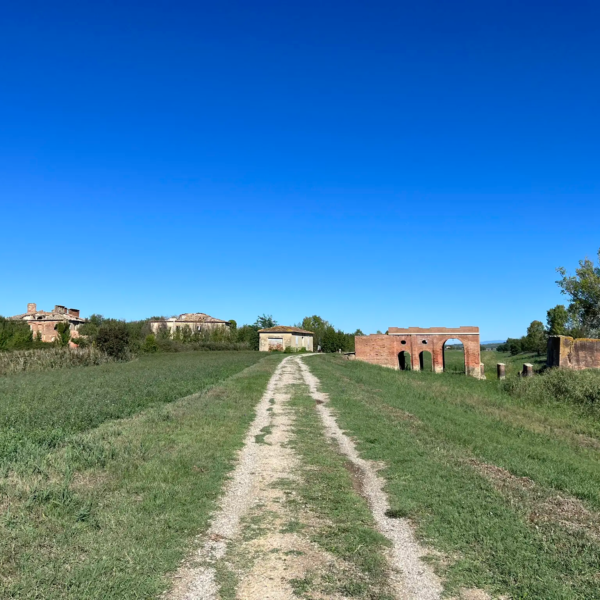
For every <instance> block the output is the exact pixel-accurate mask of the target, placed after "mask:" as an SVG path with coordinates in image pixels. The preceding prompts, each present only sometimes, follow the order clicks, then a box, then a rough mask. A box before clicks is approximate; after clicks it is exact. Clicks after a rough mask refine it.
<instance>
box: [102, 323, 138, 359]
mask: <svg viewBox="0 0 600 600" xmlns="http://www.w3.org/2000/svg"><path fill="white" fill-rule="evenodd" d="M96 345H97V347H98V348H99V349H100V350H101V351H102V352H105V353H106V354H108V356H112V357H113V358H115V359H117V360H127V359H128V358H129V357H130V351H129V329H128V327H127V325H126V323H124V322H123V321H115V322H112V323H109V324H104V325H101V326H100V327H99V329H98V335H97V336H96Z"/></svg>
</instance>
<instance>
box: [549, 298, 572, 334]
mask: <svg viewBox="0 0 600 600" xmlns="http://www.w3.org/2000/svg"><path fill="white" fill-rule="evenodd" d="M546 323H547V327H548V335H568V323H569V311H568V310H567V309H566V308H565V307H564V305H563V304H557V305H556V306H555V307H554V308H551V309H550V310H549V311H548V312H547V313H546Z"/></svg>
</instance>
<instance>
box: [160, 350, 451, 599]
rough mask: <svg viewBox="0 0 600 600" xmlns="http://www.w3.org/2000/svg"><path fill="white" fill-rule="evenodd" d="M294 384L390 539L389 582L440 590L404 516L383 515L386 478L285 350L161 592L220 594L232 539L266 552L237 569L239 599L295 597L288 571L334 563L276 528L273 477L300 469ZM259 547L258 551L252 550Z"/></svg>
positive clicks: (278, 504)
mask: <svg viewBox="0 0 600 600" xmlns="http://www.w3.org/2000/svg"><path fill="white" fill-rule="evenodd" d="M299 385H302V386H304V385H307V386H308V388H309V391H310V394H311V396H312V398H313V399H314V400H315V402H316V407H317V410H318V411H319V414H320V416H321V419H322V422H323V426H324V428H325V433H326V435H328V436H329V437H331V438H333V439H334V440H335V441H336V442H337V444H338V446H339V449H340V451H341V452H342V453H343V454H344V455H345V456H346V457H347V458H348V460H349V461H351V462H352V463H353V464H354V466H355V468H356V470H357V471H358V472H359V477H360V480H361V490H362V493H363V495H364V497H365V498H366V499H367V501H368V503H369V506H370V507H371V510H372V513H373V515H374V518H375V522H376V524H377V528H378V529H379V531H380V532H381V533H382V534H383V535H384V536H386V537H387V538H388V539H389V540H390V541H391V542H392V545H393V547H392V550H391V552H390V554H389V557H388V559H389V561H390V571H391V584H392V586H393V588H394V589H395V591H396V596H397V598H399V599H401V600H404V599H411V600H434V599H438V598H440V596H441V592H442V586H441V584H440V581H439V579H438V578H437V577H436V576H435V574H434V573H433V571H432V570H431V568H430V567H429V566H428V565H427V564H426V563H425V562H423V560H422V557H423V556H424V555H425V552H424V550H423V549H422V548H421V547H420V546H419V544H418V543H417V541H416V540H415V537H414V535H413V532H412V529H411V527H410V524H409V523H408V521H406V520H404V519H391V518H389V517H387V516H386V511H388V510H389V503H388V500H387V496H386V494H385V492H384V491H383V487H384V481H383V479H382V478H380V477H379V476H378V475H377V469H376V466H375V465H373V463H371V462H369V461H366V460H364V459H362V458H360V456H359V455H358V452H357V450H356V447H355V445H354V442H353V441H352V440H351V439H350V438H349V437H348V436H347V435H345V434H344V432H343V431H342V430H341V429H340V428H339V426H338V424H337V422H336V420H335V417H334V416H333V413H332V412H331V410H330V409H329V407H328V406H327V402H328V396H327V394H324V393H322V392H321V391H320V390H319V381H318V379H317V378H316V377H315V376H314V375H313V374H312V373H311V372H310V370H309V368H308V367H307V366H306V364H305V363H304V361H303V360H302V359H301V358H300V357H288V358H285V359H284V360H283V361H282V362H281V363H280V364H279V366H278V367H277V369H276V370H275V372H274V374H273V376H272V377H271V379H270V381H269V383H268V385H267V389H266V391H265V393H264V394H263V396H262V398H261V400H260V402H259V404H258V405H257V407H256V417H255V419H254V421H253V422H252V424H251V426H250V429H249V430H248V433H247V435H246V438H245V442H244V447H243V448H242V450H241V451H240V454H239V457H238V462H237V465H236V467H235V469H234V471H233V473H232V475H231V478H230V479H229V481H228V483H227V484H226V486H225V488H224V494H223V498H222V500H221V502H220V506H219V509H218V510H217V512H216V513H215V515H214V517H213V520H212V524H211V526H210V528H209V530H208V532H207V533H206V535H204V536H202V539H201V540H200V548H199V550H198V551H197V553H196V555H195V556H194V557H192V558H191V559H190V560H189V561H187V563H186V564H185V565H183V566H182V567H181V569H180V570H179V572H178V573H177V575H176V576H175V578H174V585H173V589H172V590H171V591H170V593H169V594H168V595H166V596H165V598H167V599H168V600H218V598H219V590H218V585H217V582H216V565H217V562H218V561H219V560H222V559H223V558H224V557H225V555H226V552H228V550H229V551H231V550H232V547H235V548H237V549H238V550H240V549H241V550H242V554H243V555H244V556H246V555H247V556H252V555H254V556H264V557H265V559H264V560H261V559H259V560H255V561H254V563H252V561H249V566H248V568H247V569H246V570H245V571H244V573H241V574H240V583H239V586H238V589H237V596H236V597H237V598H239V599H240V600H267V599H273V600H275V599H277V600H291V599H292V598H295V596H294V594H293V590H292V587H291V586H290V585H289V581H290V579H291V578H298V577H301V576H302V573H303V572H306V571H307V570H308V569H310V568H313V567H314V566H315V565H319V564H321V565H323V566H324V567H325V568H326V565H327V563H328V562H329V563H330V564H332V566H333V563H332V562H331V561H332V560H333V559H332V557H330V556H329V555H327V554H326V553H324V552H323V551H322V550H320V549H319V547H318V546H316V545H313V544H312V543H310V542H308V541H307V540H306V539H301V537H294V534H290V535H287V534H286V535H282V531H281V523H282V522H283V521H284V520H285V519H287V518H289V514H287V513H286V508H285V499H284V498H283V496H282V492H281V490H279V489H278V486H277V482H278V480H293V479H294V477H295V476H296V475H295V472H296V471H297V470H298V457H297V456H296V455H295V452H294V451H293V449H292V448H291V447H290V445H289V444H288V442H289V440H290V436H291V425H292V423H293V418H294V416H293V413H292V410H291V409H290V408H289V407H288V406H287V401H288V400H289V398H290V391H291V389H292V386H299ZM261 517H264V521H265V523H267V526H266V533H264V532H263V534H262V535H261V536H260V538H259V539H250V541H248V539H245V537H244V533H245V531H244V528H246V529H247V528H248V527H249V525H248V523H250V522H251V520H252V518H261ZM268 523H270V530H269V525H268ZM246 537H247V536H246ZM228 545H229V547H228ZM299 545H302V552H296V551H295V550H294V549H296V550H297V549H298V548H299ZM290 549H291V550H290ZM258 550H261V551H262V552H263V554H262V555H260V554H258ZM238 554H239V552H238ZM227 556H230V554H229V553H228V555H227ZM297 556H302V557H303V558H297ZM279 557H284V558H279ZM295 557H296V558H295ZM250 563H252V564H250Z"/></svg>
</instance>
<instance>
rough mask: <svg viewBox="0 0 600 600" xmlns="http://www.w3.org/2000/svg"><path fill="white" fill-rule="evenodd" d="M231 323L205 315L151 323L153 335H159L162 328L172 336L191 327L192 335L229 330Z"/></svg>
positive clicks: (184, 316) (187, 314) (189, 314)
mask: <svg viewBox="0 0 600 600" xmlns="http://www.w3.org/2000/svg"><path fill="white" fill-rule="evenodd" d="M230 325H231V323H230V322H229V321H223V320H222V319H216V318H215V317H211V316H210V315H207V314H205V313H183V314H181V315H179V316H178V317H170V318H169V319H157V320H155V321H150V328H151V329H152V333H155V334H156V333H158V332H159V331H160V330H161V328H166V329H167V330H168V331H169V332H170V333H171V335H173V334H174V333H176V332H177V331H178V330H181V331H183V329H184V327H186V326H187V327H189V328H190V330H191V331H192V333H196V332H198V333H203V332H210V331H214V330H215V329H225V328H227V329H228V328H229V327H230Z"/></svg>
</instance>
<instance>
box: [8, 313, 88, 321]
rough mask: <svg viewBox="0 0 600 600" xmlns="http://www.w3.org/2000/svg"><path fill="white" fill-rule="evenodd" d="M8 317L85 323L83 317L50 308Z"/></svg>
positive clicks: (19, 319)
mask: <svg viewBox="0 0 600 600" xmlns="http://www.w3.org/2000/svg"><path fill="white" fill-rule="evenodd" d="M10 318H11V319H12V320H14V321H69V322H71V323H85V319H83V318H81V317H76V316H75V315H73V314H69V313H62V312H60V313H59V312H55V311H52V310H50V311H45V310H36V311H35V312H26V313H23V314H22V315H15V316H14V317H10Z"/></svg>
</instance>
